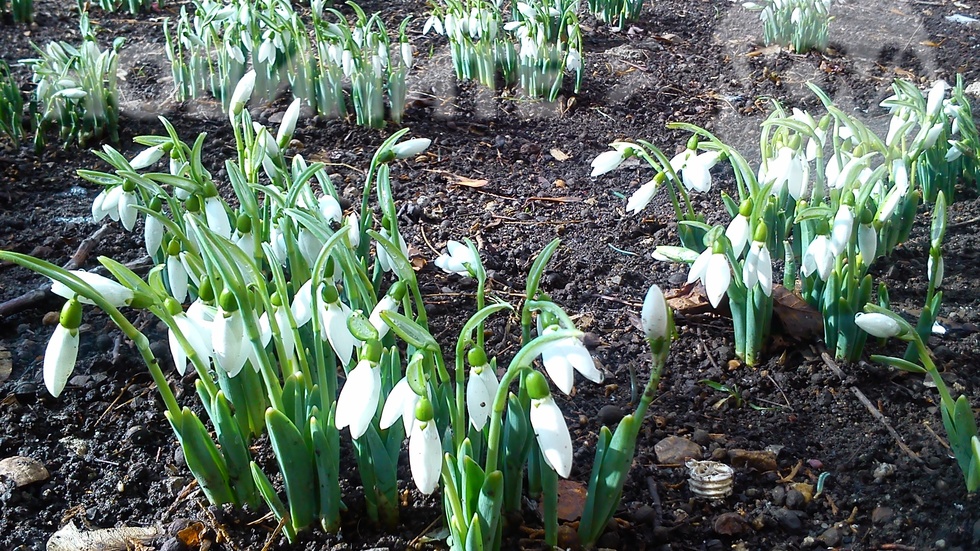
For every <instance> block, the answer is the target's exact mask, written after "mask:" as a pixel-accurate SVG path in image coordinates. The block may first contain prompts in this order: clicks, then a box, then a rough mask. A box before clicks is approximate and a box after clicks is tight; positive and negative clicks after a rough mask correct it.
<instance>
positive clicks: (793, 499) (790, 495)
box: [786, 490, 806, 510]
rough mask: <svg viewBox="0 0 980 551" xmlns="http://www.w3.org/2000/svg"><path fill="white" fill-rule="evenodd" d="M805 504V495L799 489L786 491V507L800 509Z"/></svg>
mask: <svg viewBox="0 0 980 551" xmlns="http://www.w3.org/2000/svg"><path fill="white" fill-rule="evenodd" d="M805 505H806V497H805V496H804V495H803V494H802V493H801V492H800V491H799V490H790V491H788V492H786V507H788V508H790V509H796V510H800V509H802V508H803V507H804V506H805Z"/></svg>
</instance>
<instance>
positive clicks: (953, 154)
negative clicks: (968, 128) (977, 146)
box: [946, 140, 963, 163]
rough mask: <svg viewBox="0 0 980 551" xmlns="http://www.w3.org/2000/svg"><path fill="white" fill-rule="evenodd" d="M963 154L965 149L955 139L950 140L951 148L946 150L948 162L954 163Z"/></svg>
mask: <svg viewBox="0 0 980 551" xmlns="http://www.w3.org/2000/svg"><path fill="white" fill-rule="evenodd" d="M962 156H963V150H961V149H960V148H959V146H958V145H957V143H956V142H955V141H953V140H949V150H947V151H946V162H947V163H952V162H954V161H956V160H957V159H959V158H960V157H962Z"/></svg>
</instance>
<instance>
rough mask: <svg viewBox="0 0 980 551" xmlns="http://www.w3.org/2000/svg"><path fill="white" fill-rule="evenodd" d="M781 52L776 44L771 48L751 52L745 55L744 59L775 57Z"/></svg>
mask: <svg viewBox="0 0 980 551" xmlns="http://www.w3.org/2000/svg"><path fill="white" fill-rule="evenodd" d="M781 51H782V48H781V47H779V46H778V45H776V44H773V45H772V46H766V47H765V48H759V49H757V50H752V51H751V52H749V53H747V54H745V57H756V56H760V55H775V54H778V53H779V52H781Z"/></svg>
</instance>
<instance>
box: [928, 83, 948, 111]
mask: <svg viewBox="0 0 980 551" xmlns="http://www.w3.org/2000/svg"><path fill="white" fill-rule="evenodd" d="M948 89H949V84H947V83H946V81H945V80H942V79H939V80H937V81H936V82H935V84H933V85H932V88H931V89H930V90H929V96H928V99H927V101H926V117H928V118H929V119H933V118H935V117H936V116H937V115H939V112H940V110H942V108H943V100H944V99H946V90H948Z"/></svg>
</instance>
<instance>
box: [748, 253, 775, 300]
mask: <svg viewBox="0 0 980 551" xmlns="http://www.w3.org/2000/svg"><path fill="white" fill-rule="evenodd" d="M742 282H743V283H744V284H745V287H746V289H751V288H752V287H755V284H756V283H758V284H759V286H760V287H761V288H762V292H763V293H765V294H766V296H767V297H769V296H772V257H771V256H770V255H769V248H768V247H766V244H765V243H764V242H761V241H753V242H752V246H751V247H749V252H748V254H746V255H745V262H744V263H743V264H742Z"/></svg>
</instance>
